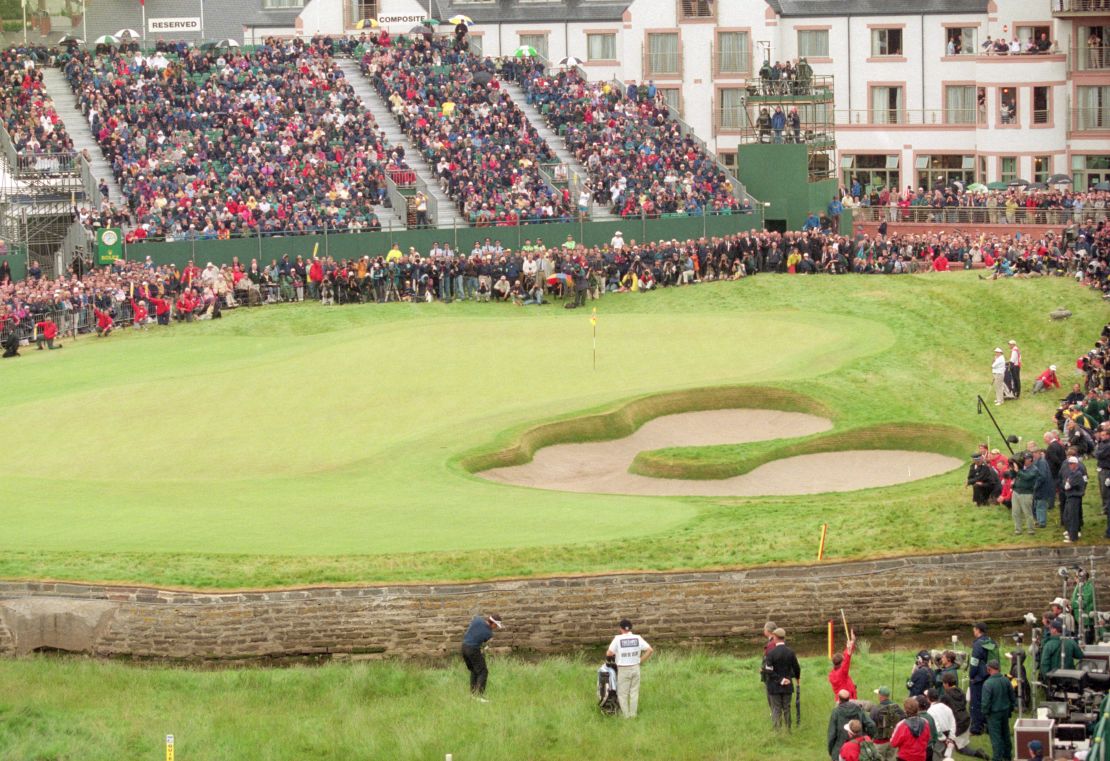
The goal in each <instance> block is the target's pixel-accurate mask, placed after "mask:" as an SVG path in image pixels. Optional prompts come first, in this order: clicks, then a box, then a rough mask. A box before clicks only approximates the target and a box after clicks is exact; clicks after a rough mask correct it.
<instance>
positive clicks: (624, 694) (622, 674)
mask: <svg viewBox="0 0 1110 761" xmlns="http://www.w3.org/2000/svg"><path fill="white" fill-rule="evenodd" d="M617 701H618V702H619V703H620V705H621V713H622V714H624V718H626V719H634V718H636V708H637V707H638V706H639V703H640V666H639V665H636V666H620V667H618V668H617Z"/></svg>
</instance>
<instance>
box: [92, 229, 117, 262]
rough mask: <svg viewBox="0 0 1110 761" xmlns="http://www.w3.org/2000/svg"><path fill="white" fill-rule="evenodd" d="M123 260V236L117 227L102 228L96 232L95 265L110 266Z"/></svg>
mask: <svg viewBox="0 0 1110 761" xmlns="http://www.w3.org/2000/svg"><path fill="white" fill-rule="evenodd" d="M122 258H123V234H122V233H121V232H120V229H119V228H118V227H102V228H100V229H99V230H97V231H96V263H97V264H111V263H112V262H114V261H115V260H116V259H122Z"/></svg>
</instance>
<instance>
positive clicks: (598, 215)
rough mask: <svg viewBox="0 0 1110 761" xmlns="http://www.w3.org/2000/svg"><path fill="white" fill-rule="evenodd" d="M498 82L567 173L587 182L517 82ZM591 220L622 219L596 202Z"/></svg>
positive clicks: (561, 142)
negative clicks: (549, 147)
mask: <svg viewBox="0 0 1110 761" xmlns="http://www.w3.org/2000/svg"><path fill="white" fill-rule="evenodd" d="M498 82H499V83H500V84H501V88H502V89H503V90H504V91H505V92H506V93H508V94H509V97H510V98H512V99H513V102H515V103H516V105H517V108H519V109H520V111H521V113H523V114H524V115H525V116H526V117H527V118H528V121H529V122H530V123H531V125H532V126H533V127H535V128H536V132H538V133H539V135H540V137H542V138H543V139H544V140H545V141H546V142H547V144H548V145H550V146H551V150H552V151H554V152H555V157H556V158H558V159H559V161H561V162H562V163H564V164H566V167H567V171H568V172H569V173H570V175H571V176H572V177H574V176H575V175H577V176H578V177H579V178H581V179H582V180H585V179H586V178H587V177H589V175H588V174H586V169H585V167H583V166H582V165H581V164H580V163H578V159H576V158H575V157H574V154H572V153H571V152H570V151H569V150H568V149H567V143H566V141H565V140H563V138H561V137H559V135H557V134H555V131H554V130H552V129H551V127H548V126H547V122H546V121H544V118H543V116H541V115H540V112H539V110H537V109H536V108H535V107H534V106H533V105H532V104H530V103H529V102H528V98H527V96H526V95H525V94H524V90H523V89H522V88H521V87H520V85H518V84H517V83H516V82H506V81H505V80H503V79H499V80H498ZM571 202H572V203H573V204H577V203H578V199H577V198H572V199H571ZM590 218H591V219H593V220H594V221H597V222H606V221H611V220H615V219H620V217H618V216H616V215H614V214H611V213H610V212H609V209H608V208H607V207H605V206H603V205H601V204H599V203H597V202H596V201H594V202H592V203H591V204H590Z"/></svg>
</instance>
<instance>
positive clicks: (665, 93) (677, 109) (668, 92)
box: [655, 87, 682, 118]
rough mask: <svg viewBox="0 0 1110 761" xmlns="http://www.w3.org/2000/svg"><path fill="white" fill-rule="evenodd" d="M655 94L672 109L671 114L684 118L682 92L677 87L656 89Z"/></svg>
mask: <svg viewBox="0 0 1110 761" xmlns="http://www.w3.org/2000/svg"><path fill="white" fill-rule="evenodd" d="M655 92H656V94H658V95H661V96H662V97H663V102H664V103H666V104H667V108H669V109H671V113H673V114H674V115H675V116H677V117H679V118H681V117H682V91H681V90H679V89H678V88H677V87H656V88H655Z"/></svg>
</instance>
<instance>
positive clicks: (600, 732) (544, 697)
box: [0, 632, 989, 761]
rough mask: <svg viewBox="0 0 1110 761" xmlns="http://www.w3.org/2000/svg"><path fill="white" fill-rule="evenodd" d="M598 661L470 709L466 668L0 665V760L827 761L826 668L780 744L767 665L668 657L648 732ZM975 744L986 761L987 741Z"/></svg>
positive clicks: (561, 661)
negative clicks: (615, 698) (623, 704)
mask: <svg viewBox="0 0 1110 761" xmlns="http://www.w3.org/2000/svg"><path fill="white" fill-rule="evenodd" d="M645 635H646V636H647V637H648V638H649V639H650V637H651V634H650V632H645ZM757 649H758V645H757V644H754V643H753V644H752V645H751V648H750V650H751V651H753V652H754V651H756V650H757ZM912 650H913V648H912V647H910V645H909V644H908V643H905V644H903V645H902V646H901V647H900V648H899V650H898V652H897V653H896V654H895V658H894V659H893V660H892V659H891V658H890V657H889V656H888V655H886V654H871V655H863V654H860V655H857V656H856V657H855V658H854V659H853V661H852V672H853V677H854V678H855V680H856V682H857V684H858V685H859V690H860V696H861V697H870V696H871V691H872V690H873V689H874V688H876V687H878V686H879V685H881V684H885V685H890V686H892V687H893V688H894V690H895V696H904V695H905V690H904V687H903V686H902V684H901V683H902V682H903V681H904V680H905V678H906V676H907V675H908V673H909V671H910V669H911V667H912V657H913V656H912ZM600 652H601V649H600V647H599V648H598V655H597V657H595V658H586V657H564V658H550V659H545V660H543V661H540V662H535V663H529V662H525V661H521V660H518V659H515V658H508V657H499V656H493V657H492V658H491V663H490V667H491V677H490V688H489V697H490V700H491V702H490V703H489V704H487V705H482V704H479V703H476V702H474V701H472V700H470V699H469V698H468V697H467V696H466V672H465V670H464V668H463V666H462V664H461V662H460V661H458V660H456V659H453V660H451V661H450V662H445V663H441V664H436V665H433V666H420V665H415V664H406V663H372V664H356V665H329V666H324V667H320V668H290V669H274V670H260V669H244V670H232V671H216V672H211V671H208V672H206V671H198V670H187V669H181V670H177V669H167V668H160V667H133V666H128V665H124V664H120V663H99V662H95V661H88V660H83V659H76V658H75V659H69V658H66V659H50V658H42V657H35V658H29V659H24V660H17V661H2V662H0V683H3V684H4V685H5V689H4V690H3V692H0V759H3V761H32V760H36V761H38V760H41V761H46V760H47V759H81V760H82V761H119V759H144V758H145V759H151V758H160V757H162V755H163V754H164V751H163V747H164V738H165V735H167V734H173V735H174V737H175V751H176V757H177V758H180V759H206V761H239V760H243V761H246V760H248V759H250V760H252V761H253V760H254V759H266V760H267V761H305V759H341V758H342V759H348V758H349V759H391V761H409V760H410V759H411V761H418V760H419V761H426V760H428V759H442V758H444V756H445V754H447V753H452V754H453V757H454V759H455V760H456V761H473V760H474V759H483V761H520V759H530V760H531V761H580V759H598V760H599V761H618V759H628V758H635V759H644V760H645V761H655V760H658V761H672V759H697V760H698V761H766V759H784V760H785V759H808V760H809V761H817V759H824V758H827V757H828V755H827V753H826V750H825V732H826V728H827V725H828V717H829V711H830V710H831V707H832V693H831V690H830V688H829V686H828V682H827V681H826V678H825V675H826V673H827V671H828V666H827V661H826V660H825V659H824V658H807V659H803V661H802V724H801V727H800V728H799V729H798V730H797V731H795V732H793V733H792V734H785V733H784V734H776V733H774V732H773V731H772V730H771V728H770V721H769V718H768V710H767V703H766V698H765V696H764V692H763V690H762V686H761V684H760V682H759V675H758V667H759V662H758V660H757V659H754V658H734V657H730V656H726V655H714V654H710V653H704V652H694V653H690V654H685V655H681V654H675V653H673V652H668V651H667V648H665V647H663V648H661V649H660V654H659V655H658V656H657V657H656V658H654V659H653V660H652V661H650V662H649V663H648V664H647V665H646V666H645V667H644V669H643V677H642V679H643V682H642V687H641V692H640V695H641V698H640V700H641V702H640V716H639V718H637V719H636V720H635V721H625V720H622V719H617V718H607V717H603V716H601V715H600V714H599V713H598V711H597V710H596V708H595V707H594V705H595V704H594V684H595V671H596V669H597V666H598V665H599V664H600V662H601V657H600ZM892 666H893V668H894V677H893V679H892V677H891V673H892ZM974 745H975V746H976V747H980V748H984V749H987V748H989V745H988V744H987V742H986V740H985V739H984V738H977V739H976V742H975V743H974Z"/></svg>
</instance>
